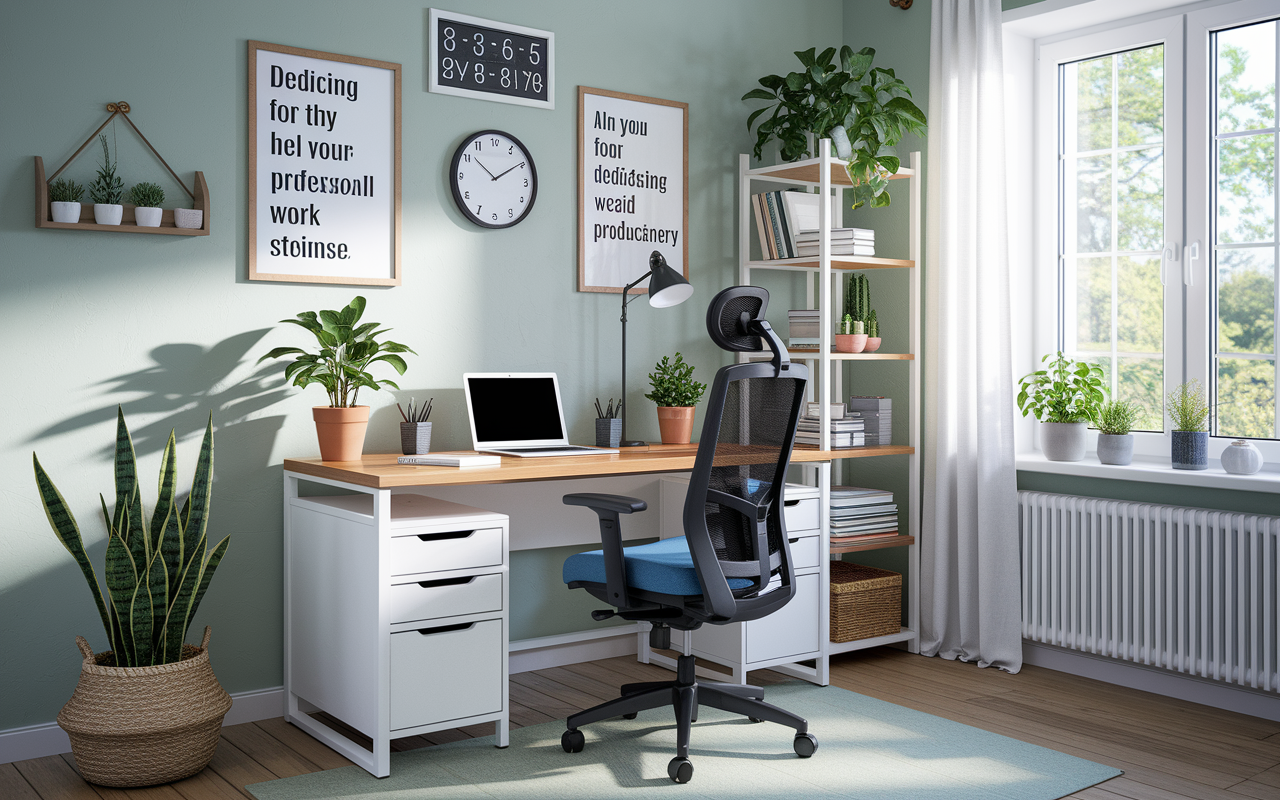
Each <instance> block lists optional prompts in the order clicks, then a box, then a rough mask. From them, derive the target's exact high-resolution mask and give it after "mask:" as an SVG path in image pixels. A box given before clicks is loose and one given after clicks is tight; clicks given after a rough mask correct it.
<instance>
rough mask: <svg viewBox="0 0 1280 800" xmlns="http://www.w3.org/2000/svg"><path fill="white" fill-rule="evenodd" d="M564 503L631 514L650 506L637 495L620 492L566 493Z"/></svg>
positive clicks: (595, 509) (597, 510)
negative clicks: (631, 495) (626, 494)
mask: <svg viewBox="0 0 1280 800" xmlns="http://www.w3.org/2000/svg"><path fill="white" fill-rule="evenodd" d="M564 504H565V505H566V506H586V507H587V508H590V509H592V510H594V511H596V512H599V511H601V510H604V511H613V512H615V513H617V514H631V513H633V512H636V511H644V510H645V509H646V508H648V507H649V504H648V503H646V502H645V501H643V500H641V499H639V498H637V497H626V496H624V495H620V494H596V493H593V492H583V493H580V494H566V495H565V496H564Z"/></svg>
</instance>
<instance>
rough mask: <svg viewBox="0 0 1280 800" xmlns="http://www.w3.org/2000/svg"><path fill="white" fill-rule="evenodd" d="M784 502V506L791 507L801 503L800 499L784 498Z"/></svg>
mask: <svg viewBox="0 0 1280 800" xmlns="http://www.w3.org/2000/svg"><path fill="white" fill-rule="evenodd" d="M782 504H783V505H784V506H787V507H788V508H790V507H791V506H798V505H800V501H799V500H783V501H782Z"/></svg>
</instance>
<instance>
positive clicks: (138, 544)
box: [32, 409, 231, 667]
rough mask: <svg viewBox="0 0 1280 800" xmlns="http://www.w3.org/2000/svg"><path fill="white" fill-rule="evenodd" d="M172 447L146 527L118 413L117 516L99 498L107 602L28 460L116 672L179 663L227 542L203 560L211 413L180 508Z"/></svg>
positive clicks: (133, 460) (75, 536)
mask: <svg viewBox="0 0 1280 800" xmlns="http://www.w3.org/2000/svg"><path fill="white" fill-rule="evenodd" d="M176 449H177V447H176V441H175V439H174V435H173V433H172V432H170V434H169V443H168V444H167V445H166V446H165V449H164V456H163V458H162V461H161V465H160V490H159V496H158V497H157V499H156V506H155V509H154V510H153V511H152V514H151V520H150V523H149V524H148V522H147V520H146V519H145V517H144V515H143V511H142V492H141V488H140V486H139V484H138V464H137V457H136V455H135V454H134V450H133V439H132V438H131V437H130V436H129V428H128V426H126V425H125V421H124V410H123V409H120V410H119V414H118V420H117V424H116V455H115V483H116V503H115V510H114V511H112V512H108V510H107V501H106V499H105V498H103V497H102V495H99V496H98V498H99V500H100V501H101V503H102V517H103V521H104V522H105V523H106V526H107V557H106V565H105V572H104V575H105V579H106V589H107V591H106V594H105V596H104V594H103V592H102V589H101V587H100V586H99V585H98V576H97V573H96V572H94V569H93V564H92V563H91V562H90V561H89V556H88V555H87V554H86V553H85V549H84V540H83V539H82V538H81V536H80V526H79V525H77V524H76V519H75V517H74V516H72V514H71V509H70V508H69V507H68V506H67V501H66V500H65V499H64V498H63V496H62V493H61V492H59V491H58V489H57V487H56V486H54V485H53V481H52V480H50V478H49V475H48V474H47V473H46V472H45V471H44V468H43V467H42V466H40V459H39V458H37V457H36V456H35V454H34V453H33V454H32V460H33V461H34V463H35V472H36V486H37V487H39V490H40V499H41V501H43V503H44V510H45V514H47V515H48V517H49V524H50V525H51V526H52V527H53V531H54V533H56V534H57V536H58V539H59V541H61V542H62V544H63V546H64V547H66V548H67V551H68V552H70V553H71V555H72V557H74V558H75V560H76V563H77V564H79V565H80V571H81V572H82V573H84V578H85V580H86V581H87V582H88V584H89V591H90V592H91V593H92V594H93V600H94V602H95V603H96V604H97V606H98V613H99V614H100V615H101V616H102V627H103V628H104V629H105V630H106V632H107V638H108V639H109V640H110V642H111V649H112V651H114V654H115V666H117V667H145V666H150V665H154V664H170V663H173V662H175V661H179V660H181V658H182V642H183V639H184V638H186V634H187V628H188V627H190V625H191V620H192V618H193V617H194V616H195V613H196V609H197V608H198V607H199V606H200V600H201V599H202V598H203V597H204V593H205V591H206V590H207V589H208V588H209V582H210V581H211V580H213V573H214V571H215V570H217V568H218V564H220V563H221V562H222V557H223V556H224V555H225V554H226V552H227V546H228V544H229V543H230V541H231V537H230V536H228V537H226V538H224V539H223V540H222V541H221V542H219V543H218V545H217V546H216V547H214V548H213V551H212V552H210V553H209V554H208V557H207V558H206V557H205V553H206V547H205V543H206V534H207V530H208V525H209V510H210V506H209V499H210V494H211V492H212V489H213V485H212V483H211V477H212V474H213V415H212V414H210V415H209V425H208V427H207V428H205V432H204V443H203V444H201V446H200V456H199V459H198V460H197V462H196V472H195V477H194V478H193V479H192V481H191V493H190V494H189V495H188V496H187V498H186V502H185V503H183V505H182V509H181V510H179V509H178V506H177V504H176V502H175V489H176V483H177V471H178V470H177V466H178V465H177V455H176Z"/></svg>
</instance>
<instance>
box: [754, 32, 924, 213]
mask: <svg viewBox="0 0 1280 800" xmlns="http://www.w3.org/2000/svg"><path fill="white" fill-rule="evenodd" d="M815 51H816V48H812V47H811V48H809V49H808V50H803V51H796V58H798V59H800V64H801V66H803V68H804V69H803V71H801V72H791V73H788V74H787V75H786V76H785V77H784V76H781V75H766V76H765V77H763V78H761V79H760V86H761V87H762V88H759V89H752V90H751V91H749V92H747V93H746V94H745V95H743V96H742V99H743V100H768V101H770V103H772V104H773V105H769V106H765V107H764V108H760V109H756V110H755V111H753V112H752V113H751V115H750V116H749V117H747V130H751V126H752V125H753V124H754V123H755V121H756V120H757V119H759V118H760V117H761V116H762V115H763V114H765V113H766V112H767V111H769V110H770V109H771V108H772V109H773V113H772V114H770V115H769V116H768V117H767V118H766V119H765V120H764V121H763V122H761V123H760V125H759V126H758V127H757V128H756V146H755V149H754V151H753V152H754V154H755V157H756V158H757V159H759V158H760V156H761V153H762V151H763V149H764V146H765V145H766V144H768V143H769V141H771V140H773V139H777V140H778V141H779V142H780V143H781V145H782V147H781V155H782V158H783V160H785V161H796V160H798V159H801V158H806V157H809V156H810V155H811V154H810V150H809V141H808V137H809V135H810V134H812V135H813V136H815V137H817V138H822V137H827V136H829V137H831V140H832V143H833V144H834V145H835V147H836V154H837V155H838V156H839V157H840V158H842V159H844V161H845V162H846V164H845V168H846V170H847V171H848V173H849V178H850V180H851V181H853V191H854V204H853V207H854V208H858V207H859V206H861V205H862V204H863V203H870V205H871V207H872V208H879V207H881V206H887V205H889V202H890V197H889V193H888V191H887V189H888V186H889V176H890V175H893V174H894V173H895V172H897V171H898V167H899V165H900V162H899V160H898V157H897V156H896V155H894V154H893V147H894V146H895V145H897V144H898V142H899V141H901V139H902V136H903V134H904V133H907V132H911V133H916V134H923V133H924V130H925V123H926V120H925V115H924V112H922V111H921V110H920V109H919V108H917V107H916V105H915V103H913V102H911V90H910V89H909V88H907V85H906V84H905V83H904V82H902V81H901V80H899V79H898V78H897V77H896V76H895V75H894V73H893V70H891V69H882V68H880V67H874V68H873V67H872V66H871V62H872V60H873V59H874V58H875V54H876V51H875V50H873V49H872V48H870V47H864V48H862V49H861V50H859V51H858V52H856V53H855V52H853V48H851V47H849V46H847V45H846V46H844V47H841V48H840V55H839V63H838V64H837V63H836V62H835V57H836V49H835V48H834V47H829V48H827V49H826V50H824V51H822V53H821V54H819V55H815Z"/></svg>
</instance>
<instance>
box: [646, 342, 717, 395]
mask: <svg viewBox="0 0 1280 800" xmlns="http://www.w3.org/2000/svg"><path fill="white" fill-rule="evenodd" d="M649 385H650V386H652V387H653V391H652V392H650V393H648V394H646V395H645V397H646V398H648V399H650V400H652V401H653V402H655V403H657V404H658V405H660V406H693V405H697V404H698V401H699V400H700V399H702V393H703V392H705V391H706V390H707V385H706V384H705V383H698V382H697V381H695V380H694V379H693V365H692V364H686V363H684V357H683V356H681V355H680V354H679V353H676V358H675V361H668V359H667V357H666V356H663V357H662V360H661V361H659V362H658V363H657V364H656V365H655V366H654V371H653V372H650V373H649Z"/></svg>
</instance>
